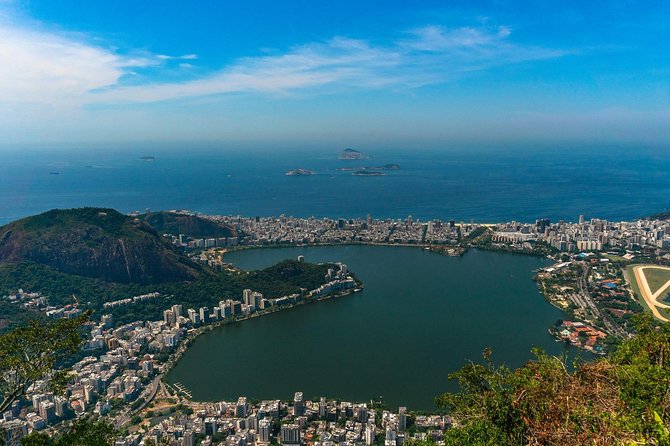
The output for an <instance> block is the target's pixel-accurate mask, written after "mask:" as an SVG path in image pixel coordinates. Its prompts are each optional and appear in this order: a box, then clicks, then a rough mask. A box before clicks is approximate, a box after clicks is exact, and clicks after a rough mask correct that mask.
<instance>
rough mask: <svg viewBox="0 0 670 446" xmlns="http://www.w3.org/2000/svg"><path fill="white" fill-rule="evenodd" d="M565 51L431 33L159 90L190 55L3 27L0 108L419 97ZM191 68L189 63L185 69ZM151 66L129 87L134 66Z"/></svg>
mask: <svg viewBox="0 0 670 446" xmlns="http://www.w3.org/2000/svg"><path fill="white" fill-rule="evenodd" d="M564 54H566V52H565V51H562V50H555V49H546V48H541V47H533V46H527V45H521V44H517V43H514V42H512V41H511V31H510V29H509V28H506V27H499V28H488V27H477V28H472V27H461V28H446V27H443V26H437V25H429V26H425V27H421V28H417V29H414V30H411V31H409V32H406V33H404V34H403V35H402V38H399V39H397V40H395V41H393V42H391V43H390V44H386V45H379V44H373V43H372V42H370V41H366V40H361V39H349V38H346V37H333V38H331V39H329V40H327V41H323V42H312V43H308V44H304V45H299V46H295V47H293V48H291V49H289V50H288V51H286V52H284V53H281V54H272V55H263V56H258V57H247V58H241V59H239V60H237V61H235V62H233V63H232V64H230V65H228V66H225V67H222V68H220V69H219V70H214V71H211V72H210V73H209V74H206V75H204V76H202V77H199V78H195V79H193V78H191V79H188V80H181V81H178V82H162V81H161V75H160V67H161V65H162V64H164V63H166V62H169V61H177V62H181V64H180V66H182V67H183V68H192V67H193V65H192V63H194V62H195V61H197V60H198V56H197V55H196V54H185V55H180V56H171V55H164V54H159V55H143V56H142V57H139V58H133V57H128V56H123V55H119V54H117V53H115V52H114V51H112V50H109V49H105V48H101V47H99V46H95V45H92V44H90V43H88V42H86V39H84V38H83V37H82V36H77V35H61V34H57V33H54V32H49V31H44V30H36V29H28V28H25V27H23V28H21V27H17V26H13V25H9V24H8V23H7V21H4V22H3V21H0V61H2V63H0V101H1V102H4V103H5V104H9V103H11V104H31V105H33V106H34V105H35V104H42V105H44V106H48V107H55V108H58V107H61V106H84V105H88V104H99V105H100V104H102V105H104V104H109V105H114V104H135V103H152V102H161V101H168V100H179V99H185V98H193V97H207V96H220V95H226V94H239V93H252V94H262V95H272V96H277V95H279V96H285V95H287V94H293V93H299V92H310V93H332V92H334V91H342V90H347V89H381V88H397V89H402V88H417V87H420V86H423V85H428V84H437V83H443V82H449V81H451V80H453V79H458V78H461V77H463V76H465V75H467V73H471V72H474V71H481V70H487V69H491V68H494V67H496V66H501V65H509V64H515V63H519V62H524V61H529V60H539V59H549V58H556V57H561V56H563V55H564ZM187 62H188V63H187ZM152 65H153V66H156V67H158V68H157V69H155V70H153V71H154V72H153V73H152V75H151V76H150V77H145V78H144V80H142V81H141V83H139V84H133V85H126V84H125V82H124V80H125V79H126V78H127V77H130V76H132V74H133V73H134V71H133V70H134V69H137V68H138V67H147V66H152Z"/></svg>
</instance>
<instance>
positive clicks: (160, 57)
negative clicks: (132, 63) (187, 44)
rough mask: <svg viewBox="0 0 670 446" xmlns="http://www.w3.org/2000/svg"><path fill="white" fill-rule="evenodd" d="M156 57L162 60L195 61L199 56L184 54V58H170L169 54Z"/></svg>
mask: <svg viewBox="0 0 670 446" xmlns="http://www.w3.org/2000/svg"><path fill="white" fill-rule="evenodd" d="M156 57H157V58H158V59H161V60H195V59H197V58H198V55H197V54H184V55H183V56H168V55H167V54H159V55H158V56H156Z"/></svg>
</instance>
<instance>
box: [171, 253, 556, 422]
mask: <svg viewBox="0 0 670 446" xmlns="http://www.w3.org/2000/svg"><path fill="white" fill-rule="evenodd" d="M298 255H304V256H305V258H306V260H307V261H310V262H324V261H342V262H345V263H347V264H348V265H349V267H350V268H351V269H352V270H353V271H354V272H355V273H356V274H357V275H358V276H359V277H360V278H361V280H362V281H363V282H364V283H365V290H364V291H363V292H361V293H356V294H353V295H351V296H346V297H341V298H336V299H331V300H328V301H324V302H319V303H316V304H312V305H305V306H301V307H297V308H294V309H290V310H287V311H283V312H279V313H275V314H272V315H268V316H264V317H260V318H256V319H253V320H248V321H244V322H241V323H237V324H233V325H229V326H225V327H220V328H218V329H216V330H214V331H212V332H210V333H207V334H205V335H202V336H200V337H199V338H198V339H197V340H196V342H195V343H194V344H193V345H192V346H191V347H190V348H189V350H188V351H187V352H186V353H185V354H184V356H183V357H182V359H181V361H180V362H179V363H178V364H177V365H176V366H175V367H174V369H173V370H172V371H171V373H170V375H169V380H170V382H181V383H182V384H184V385H185V386H186V387H187V388H188V389H190V390H191V392H192V393H193V397H194V399H195V400H224V399H225V400H229V399H236V398H237V397H238V396H247V397H250V398H255V399H261V398H263V399H269V398H281V399H289V398H291V397H292V395H293V392H295V391H303V392H304V393H305V396H306V397H308V398H312V397H317V396H321V395H323V396H327V397H329V398H338V399H344V400H351V401H366V400H368V399H370V398H376V397H378V396H380V395H381V396H383V397H384V400H385V401H386V402H388V403H390V404H391V405H406V406H408V407H409V408H410V409H431V408H432V407H433V402H432V401H433V397H435V396H436V395H437V394H439V393H441V392H443V391H446V390H455V388H456V387H455V386H454V384H453V383H449V382H448V381H447V375H448V374H449V373H450V372H453V371H455V370H457V369H459V368H460V367H461V366H463V365H464V364H465V363H466V361H467V360H475V361H476V360H479V359H480V358H481V353H482V351H483V349H484V348H486V347H491V348H493V350H494V359H496V360H497V361H500V362H504V363H506V364H508V365H509V366H512V367H516V366H519V365H521V364H522V363H523V362H525V361H526V360H528V359H529V358H530V357H531V353H530V350H531V348H532V347H533V346H539V347H542V348H544V349H545V350H546V351H548V352H550V353H552V354H561V353H562V345H561V344H559V343H556V342H555V341H554V340H553V338H551V337H550V336H549V335H548V334H547V328H548V326H549V325H550V324H552V323H554V322H555V321H556V320H557V319H559V318H560V317H561V313H560V312H559V311H558V310H557V309H555V308H554V307H552V306H551V305H549V304H548V303H547V302H546V301H545V300H544V299H543V297H542V296H541V295H540V293H539V292H538V290H537V286H536V284H535V283H534V282H533V281H532V276H533V272H532V271H533V270H535V269H537V268H540V267H543V266H546V265H547V264H548V263H549V262H548V261H547V260H546V259H541V258H535V257H526V256H519V255H512V254H503V253H495V252H485V251H470V252H468V253H467V254H466V255H464V256H463V257H461V258H454V257H446V256H442V255H440V254H435V253H430V252H426V251H423V250H421V249H418V248H401V247H373V246H334V247H311V248H282V249H266V250H247V251H240V252H235V253H232V254H229V255H228V256H227V260H228V261H230V262H232V263H234V264H235V265H236V266H238V267H240V268H242V269H256V268H263V267H266V266H269V265H272V264H274V263H276V262H277V261H279V260H281V259H285V258H295V257H297V256H298Z"/></svg>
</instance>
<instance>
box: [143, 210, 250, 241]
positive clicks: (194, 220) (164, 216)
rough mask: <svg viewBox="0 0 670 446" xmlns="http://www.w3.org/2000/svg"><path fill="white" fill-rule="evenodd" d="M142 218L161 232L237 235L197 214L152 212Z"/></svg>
mask: <svg viewBox="0 0 670 446" xmlns="http://www.w3.org/2000/svg"><path fill="white" fill-rule="evenodd" d="M141 218H142V219H143V220H144V221H145V222H146V223H147V224H149V225H150V226H151V227H152V228H154V229H155V230H156V231H158V232H159V233H160V234H173V235H179V234H184V235H187V236H189V237H196V238H197V237H214V238H220V237H235V236H236V235H237V234H236V233H235V231H234V230H233V229H232V228H230V227H228V226H223V225H220V224H218V223H216V222H213V221H211V220H207V219H204V218H201V217H198V216H196V215H189V214H180V213H176V212H151V213H148V214H145V215H143V216H141Z"/></svg>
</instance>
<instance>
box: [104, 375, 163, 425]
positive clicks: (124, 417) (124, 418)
mask: <svg viewBox="0 0 670 446" xmlns="http://www.w3.org/2000/svg"><path fill="white" fill-rule="evenodd" d="M161 377H162V375H158V376H156V377H155V378H154V380H153V381H151V384H149V386H148V387H147V388H146V389H145V390H144V392H142V395H140V397H144V394H145V393H146V392H147V391H148V392H149V395H147V397H146V398H144V402H143V403H142V404H141V405H140V406H139V407H138V408H137V409H135V410H131V409H128V410H127V411H124V412H122V413H120V414H119V415H117V417H116V420H115V421H114V427H116V428H117V429H119V428H121V427H123V426H124V425H126V424H128V423H129V422H130V420H131V418H133V416H135V414H137V413H139V412H141V411H142V409H144V408H145V407H147V405H148V404H149V403H150V402H151V401H152V400H153V399H154V398H155V397H156V393H157V392H158V389H160V388H161V387H162V386H161Z"/></svg>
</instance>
